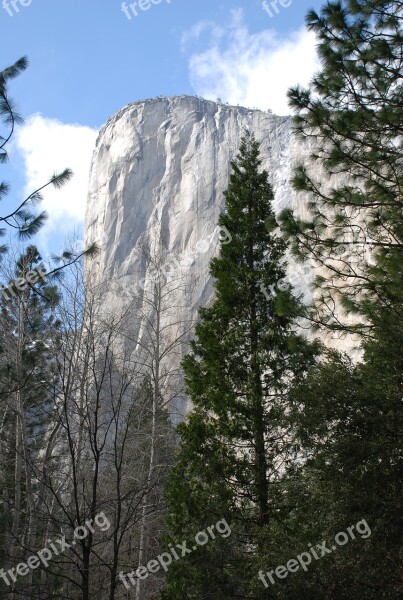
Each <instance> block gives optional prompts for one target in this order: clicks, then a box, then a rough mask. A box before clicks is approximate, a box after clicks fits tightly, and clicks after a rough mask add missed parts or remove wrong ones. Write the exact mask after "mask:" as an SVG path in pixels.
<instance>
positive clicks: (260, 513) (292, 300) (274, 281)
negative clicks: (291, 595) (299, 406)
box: [162, 133, 316, 600]
mask: <svg viewBox="0 0 403 600" xmlns="http://www.w3.org/2000/svg"><path fill="white" fill-rule="evenodd" d="M225 200H226V212H225V213H224V214H222V215H221V216H220V219H219V224H220V226H221V227H226V228H227V230H228V231H229V232H230V234H231V240H230V242H229V243H222V244H221V248H220V254H219V256H218V257H217V258H214V259H213V260H212V262H211V274H212V276H213V277H214V281H215V290H216V296H215V300H214V302H213V304H212V305H211V306H210V307H209V308H203V309H201V311H200V316H201V321H200V323H199V324H198V325H197V327H196V338H195V340H194V341H193V343H192V349H191V353H190V354H189V355H188V356H186V358H185V359H184V363H183V364H184V370H185V381H186V387H187V392H188V394H189V396H190V398H191V400H192V402H193V406H194V408H193V410H192V412H191V413H190V415H189V418H188V420H187V422H186V423H185V424H182V425H181V426H180V427H179V433H180V435H181V442H180V446H179V450H178V457H177V464H176V467H175V469H174V471H173V473H172V476H171V480H170V484H169V486H168V501H169V504H170V515H171V516H170V520H169V526H170V535H171V538H170V539H171V540H174V539H175V540H177V541H179V540H181V539H189V540H192V538H193V539H194V536H195V535H196V533H197V532H198V531H199V530H201V529H205V528H206V527H207V526H209V525H214V523H216V522H217V521H219V520H220V519H222V518H226V519H227V521H228V523H230V525H231V527H232V535H231V537H230V538H228V539H224V540H220V539H218V540H216V541H214V542H210V544H209V545H208V546H205V547H203V548H202V549H198V550H197V551H196V552H195V553H194V554H192V556H190V557H189V558H187V559H186V560H185V559H183V560H182V563H181V564H180V565H179V564H178V566H177V567H172V573H171V571H170V574H169V577H168V584H167V587H166V589H165V591H164V593H163V596H162V597H163V598H164V600H168V599H169V600H171V599H179V598H181V599H185V598H186V599H190V598H201V597H203V598H209V599H213V598H217V600H218V599H219V598H220V599H222V598H234V597H235V596H237V595H238V594H239V595H241V596H242V594H245V595H248V594H249V593H251V591H252V590H255V589H256V588H257V587H258V586H257V571H255V565H256V560H257V557H258V556H259V555H261V554H262V553H264V552H265V550H264V540H265V537H266V535H267V533H266V532H267V530H268V529H270V528H271V527H272V526H273V525H272V523H273V522H274V521H275V520H276V519H277V518H278V517H277V515H278V511H281V510H285V511H287V510H288V507H287V501H286V499H285V498H284V494H282V493H281V490H282V486H283V485H285V483H284V481H286V477H285V473H287V474H289V472H292V470H293V467H292V463H293V460H292V459H293V458H294V454H295V450H294V447H293V443H292V432H291V431H290V430H289V429H288V428H287V418H286V413H287V406H288V405H287V394H288V392H289V389H290V387H291V386H292V384H293V382H294V381H295V380H296V379H299V378H301V377H303V375H304V373H305V371H306V369H307V366H308V365H309V364H311V363H312V361H313V360H314V356H315V352H316V347H315V346H314V345H311V344H309V343H308V342H307V340H306V339H305V338H303V337H302V336H300V335H298V334H297V332H296V331H295V318H296V315H298V314H300V313H301V311H302V309H301V306H300V303H299V301H298V299H297V298H296V297H295V296H294V295H293V293H292V290H291V286H290V285H289V284H287V283H286V281H285V274H286V273H285V269H286V263H285V252H286V244H285V242H284V240H283V239H282V238H281V237H279V236H278V234H277V231H276V229H275V218H274V213H273V209H272V204H271V203H272V200H273V193H272V189H271V186H270V184H269V182H268V175H267V173H266V172H265V171H262V170H261V169H260V159H259V145H258V144H257V142H256V141H255V139H254V138H253V136H250V135H249V134H248V133H247V134H246V135H245V137H244V138H243V140H242V143H241V147H240V152H239V156H238V158H237V160H236V161H234V162H233V163H232V174H231V177H230V183H229V187H228V190H227V192H226V193H225ZM276 484H277V485H276ZM184 561H185V562H186V566H184V564H183V562H184ZM256 593H257V594H258V595H257V596H254V597H264V596H263V595H262V591H261V590H258V591H257V592H256Z"/></svg>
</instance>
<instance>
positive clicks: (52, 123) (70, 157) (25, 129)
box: [16, 114, 98, 245]
mask: <svg viewBox="0 0 403 600" xmlns="http://www.w3.org/2000/svg"><path fill="white" fill-rule="evenodd" d="M97 134H98V132H97V131H95V130H94V129H91V128H90V127H84V126H82V125H76V124H65V123H61V122H60V121H57V120H55V119H47V118H46V117H43V116H42V115H39V114H37V115H32V116H31V117H29V118H28V119H27V120H26V122H25V123H24V125H23V126H22V127H21V128H20V130H19V132H18V135H17V139H16V146H17V149H18V150H19V152H20V153H21V154H22V157H23V160H24V164H25V177H26V186H25V191H26V194H29V193H31V192H32V191H33V190H35V189H37V188H38V187H40V186H42V185H43V184H44V183H46V182H47V181H48V180H49V178H50V177H51V176H52V175H53V174H54V173H60V172H61V171H63V170H64V169H65V168H70V169H71V170H72V171H73V173H74V176H73V178H72V179H71V180H70V182H68V183H67V184H66V185H65V186H64V187H63V188H62V189H60V190H57V189H55V188H53V187H51V186H50V187H49V188H47V189H46V190H45V191H44V192H43V196H44V200H43V202H42V203H41V204H40V206H39V208H40V209H41V210H46V211H47V213H48V215H49V219H48V221H47V223H46V225H45V226H44V227H43V229H42V230H41V232H40V234H39V237H40V240H41V243H42V244H45V245H47V242H48V238H49V237H50V236H53V235H54V234H55V233H56V232H57V233H58V234H60V244H62V243H63V241H64V239H65V237H66V236H68V234H69V233H71V232H72V230H74V229H75V228H77V227H80V226H81V225H82V223H83V220H84V214H85V205H86V201H87V189H88V180H89V172H90V164H91V156H92V151H93V149H94V146H95V140H96V136H97Z"/></svg>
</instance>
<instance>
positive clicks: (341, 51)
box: [281, 0, 403, 334]
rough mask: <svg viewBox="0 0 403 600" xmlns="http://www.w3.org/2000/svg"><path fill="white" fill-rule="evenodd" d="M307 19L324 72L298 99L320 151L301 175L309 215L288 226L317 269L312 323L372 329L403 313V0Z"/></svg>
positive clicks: (349, 1)
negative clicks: (385, 315)
mask: <svg viewBox="0 0 403 600" xmlns="http://www.w3.org/2000/svg"><path fill="white" fill-rule="evenodd" d="M306 22H307V26H308V29H310V30H311V31H313V32H314V33H315V34H316V36H317V40H318V51H319V56H320V58H321V61H322V65H321V70H320V72H319V73H318V74H317V75H316V76H315V77H314V79H313V81H312V83H311V86H310V89H301V88H300V87H297V88H294V89H292V90H290V92H289V98H290V106H291V107H292V108H293V109H294V110H295V111H296V113H297V114H296V117H295V126H296V131H297V134H298V135H299V136H300V138H301V139H302V140H306V139H308V140H309V141H310V143H311V147H313V148H314V150H313V152H312V156H311V159H312V160H311V161H305V163H304V164H302V165H301V166H300V167H299V168H298V169H297V170H296V172H295V176H294V186H295V189H296V190H298V191H300V192H302V193H304V194H305V197H306V198H307V200H308V208H309V213H310V214H309V216H308V218H307V219H304V220H301V219H298V218H297V217H296V216H295V215H293V214H292V212H291V211H290V210H286V211H285V212H284V213H283V215H282V218H281V220H282V225H283V227H284V231H286V232H287V234H288V235H289V237H290V238H291V239H292V248H293V250H294V252H295V253H296V255H297V256H299V257H300V258H302V259H303V258H309V259H310V260H312V261H313V262H314V264H315V267H316V269H317V273H318V277H317V286H318V292H319V293H318V297H317V299H318V301H317V303H316V307H315V308H316V310H315V311H314V312H313V314H312V319H313V321H314V322H315V323H316V324H318V325H319V326H325V327H326V328H331V329H332V330H336V331H342V332H346V331H347V332H351V331H353V332H359V333H366V334H370V333H371V329H372V321H373V319H376V318H377V317H376V313H377V311H378V310H381V309H382V308H386V309H388V310H390V311H393V312H394V314H395V318H397V319H401V318H402V295H401V294H402V286H401V281H402V276H403V260H402V257H403V252H402V250H403V219H402V215H403V196H402V181H403V164H402V139H403V138H402V133H403V86H402V72H403V53H402V48H403V29H402V22H403V13H402V2H401V1H400V0H329V1H328V2H326V4H325V5H324V7H323V8H322V10H321V12H320V13H319V14H317V13H316V12H315V11H313V10H312V11H309V13H308V15H307V17H306ZM316 167H319V169H320V170H319V171H318V170H317V168H316ZM318 172H319V173H320V174H321V175H319V176H318ZM334 174H336V175H337V178H336V179H335V180H332V178H331V177H332V175H334ZM340 306H341V307H342V308H343V309H344V311H341V310H339V309H340Z"/></svg>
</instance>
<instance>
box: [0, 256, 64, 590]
mask: <svg viewBox="0 0 403 600" xmlns="http://www.w3.org/2000/svg"><path fill="white" fill-rule="evenodd" d="M57 302H58V293H57V289H56V288H55V287H54V286H52V285H50V284H49V283H48V282H47V280H46V277H45V276H44V270H43V263H42V258H41V256H40V255H39V252H38V250H37V248H36V247H35V246H29V247H28V248H27V249H26V251H25V252H24V253H23V254H22V255H21V256H20V258H19V259H18V261H17V263H16V266H15V271H14V273H12V277H11V278H10V282H9V285H8V287H7V288H4V289H2V296H1V300H0V350H1V351H0V412H1V423H0V445H1V463H0V477H1V479H2V499H1V505H0V506H1V508H0V518H1V532H0V539H1V549H0V552H1V560H2V563H3V564H4V565H5V566H7V568H10V567H11V566H13V567H14V566H15V565H16V564H17V563H18V562H20V561H21V560H24V559H25V556H26V552H27V550H31V551H32V549H33V548H36V546H37V543H38V537H37V536H38V535H42V534H43V531H42V527H44V523H46V518H45V517H44V515H43V514H42V513H41V511H42V510H43V509H44V507H43V506H42V505H41V492H40V489H41V485H42V482H41V474H42V473H41V471H42V466H43V459H44V449H45V447H46V443H47V434H48V432H49V430H50V429H51V427H52V424H53V416H54V415H53V413H54V409H53V399H54V394H55V389H57V381H58V378H57V374H56V373H55V367H54V358H55V355H56V354H57V348H58V337H59V322H58V320H57V319H56V318H55V316H54V312H53V309H54V307H55V306H56V304H57ZM38 545H39V544H38ZM31 582H32V574H30V575H29V580H28V584H27V582H24V583H23V586H25V585H28V587H29V585H30V584H31Z"/></svg>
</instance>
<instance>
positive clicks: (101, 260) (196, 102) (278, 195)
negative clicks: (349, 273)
mask: <svg viewBox="0 0 403 600" xmlns="http://www.w3.org/2000/svg"><path fill="white" fill-rule="evenodd" d="M245 129H249V130H250V131H251V132H253V133H254V134H255V136H256V138H257V140H258V141H259V142H261V157H262V168H265V169H266V170H267V171H268V172H269V176H270V180H271V182H272V185H273V188H274V192H275V203H274V208H275V210H276V212H278V211H280V210H281V209H283V208H285V207H292V208H293V209H294V210H296V212H297V213H298V214H300V215H302V214H303V212H304V198H303V197H302V196H301V195H297V194H296V193H295V192H294V191H293V190H292V186H291V183H290V178H291V173H292V169H293V167H294V166H295V164H296V163H297V162H299V161H301V159H303V157H304V155H306V154H307V153H308V152H309V148H308V146H306V145H305V144H304V145H302V144H301V142H299V141H298V140H296V139H295V137H294V136H293V134H292V123H291V119H290V118H289V117H277V116H275V115H273V114H271V113H269V112H262V111H260V110H251V109H247V108H242V107H237V106H228V105H225V104H222V103H215V102H211V101H206V100H203V99H200V98H195V97H188V96H180V97H173V98H165V97H161V98H155V99H151V100H145V101H141V102H135V103H133V104H130V105H129V106H127V107H125V108H123V109H122V110H121V111H119V112H118V113H117V114H115V115H114V116H113V117H111V118H110V119H109V121H108V122H107V123H106V125H105V126H104V127H103V128H102V130H101V131H100V134H99V137H98V140H97V144H96V148H95V152H94V156H93V161H92V168H91V175H90V187H89V197H88V205H87V214H86V237H87V241H90V240H98V241H99V242H100V244H101V252H100V254H99V256H98V257H97V258H96V259H95V260H92V261H91V262H90V263H89V265H88V269H90V270H91V272H92V274H93V276H94V278H95V280H96V281H97V282H98V283H102V284H103V285H104V286H105V289H106V291H107V292H108V303H109V306H114V307H115V308H116V310H118V309H119V308H121V307H122V306H124V305H125V303H127V302H128V298H129V297H130V293H131V292H132V291H133V290H137V292H138V291H139V289H140V293H141V286H140V288H139V287H138V286H137V288H136V282H138V281H139V280H142V279H143V277H144V276H145V278H146V279H147V277H148V274H147V267H145V265H144V261H142V260H141V252H140V251H139V248H140V246H141V245H142V244H144V242H145V243H146V244H148V245H149V246H151V247H152V246H155V244H156V242H158V240H160V239H164V241H165V243H166V246H167V250H166V252H165V260H166V262H167V263H169V262H170V261H171V263H172V265H173V267H172V269H171V271H180V272H181V276H183V278H184V280H189V281H190V280H192V282H193V284H192V287H191V289H187V290H186V292H181V294H182V296H183V297H182V298H180V299H178V304H179V303H180V304H181V306H185V307H186V308H185V313H186V314H182V316H183V317H184V318H185V319H193V318H196V316H197V308H198V307H199V306H200V305H205V304H206V303H207V302H208V301H209V300H210V299H211V295H212V285H211V279H210V276H209V261H210V259H211V257H212V256H214V255H215V254H216V252H217V249H218V242H219V232H218V230H217V220H218V216H219V214H220V212H221V211H223V209H224V198H223V192H224V190H225V189H226V188H227V185H228V180H229V173H230V161H231V160H232V159H234V158H235V156H236V154H237V152H238V149H239V145H240V140H241V137H242V135H243V132H244V130H245ZM224 237H225V233H224ZM308 271H309V270H308V268H307V267H306V266H305V267H304V266H301V265H296V264H295V263H294V262H293V261H290V265H289V277H290V280H291V281H292V282H293V284H294V286H295V288H296V291H297V292H299V293H300V292H303V293H304V294H306V295H307V296H309V281H310V273H309V272H308ZM126 292H129V293H126ZM137 292H136V293H137ZM140 329H141V327H139V326H138V323H137V322H136V324H133V331H132V332H131V336H130V337H132V336H133V338H135V337H136V336H137V335H140V333H139V331H140Z"/></svg>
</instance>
